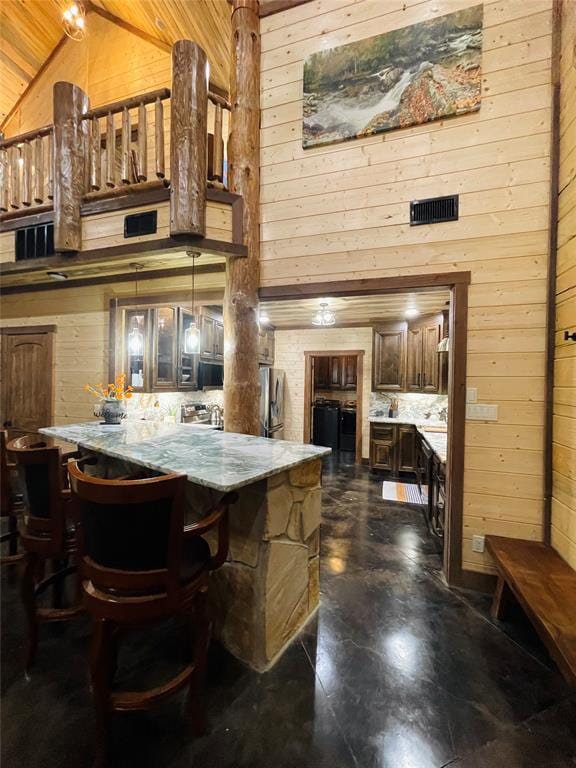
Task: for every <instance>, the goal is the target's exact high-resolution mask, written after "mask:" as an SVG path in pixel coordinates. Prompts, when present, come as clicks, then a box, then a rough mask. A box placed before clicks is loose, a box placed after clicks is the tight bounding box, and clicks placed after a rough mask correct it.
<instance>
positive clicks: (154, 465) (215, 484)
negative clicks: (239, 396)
mask: <svg viewBox="0 0 576 768" xmlns="http://www.w3.org/2000/svg"><path fill="white" fill-rule="evenodd" d="M40 432H42V434H44V435H49V436H51V437H56V438H59V439H60V440H66V441H67V442H69V443H74V444H75V445H78V446H80V447H82V448H87V449H88V450H91V451H95V452H98V453H103V454H105V455H106V456H112V457H113V458H117V459H121V460H124V461H127V462H130V463H133V464H138V465H140V466H143V467H147V468H148V469H152V470H155V471H158V472H166V473H168V472H180V473H182V474H185V475H187V477H188V480H190V482H192V483H196V484H197V485H203V486H206V487H208V488H214V489H216V490H218V491H224V492H226V491H232V490H234V489H236V488H241V487H242V486H245V485H250V484H251V483H255V482H256V481H258V480H263V479H264V478H266V477H270V476H271V475H275V474H278V473H279V472H283V471H285V470H287V469H291V468H292V467H296V466H298V465H299V464H303V463H305V462H307V461H312V460H313V459H318V458H321V457H322V456H327V455H328V454H329V453H330V452H331V449H330V448H323V447H321V446H316V445H304V444H302V443H293V442H289V441H287V440H270V439H268V438H265V437H253V436H251V435H239V434H235V433H231V432H217V431H214V430H210V429H193V428H191V427H190V426H189V425H185V424H165V423H159V422H152V421H130V420H125V421H124V422H123V423H122V424H120V425H118V426H104V425H102V424H100V423H99V422H85V423H83V424H69V425H63V426H58V427H45V428H44V429H41V430H40Z"/></svg>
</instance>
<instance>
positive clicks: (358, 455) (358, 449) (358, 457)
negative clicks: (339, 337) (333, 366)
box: [304, 349, 364, 464]
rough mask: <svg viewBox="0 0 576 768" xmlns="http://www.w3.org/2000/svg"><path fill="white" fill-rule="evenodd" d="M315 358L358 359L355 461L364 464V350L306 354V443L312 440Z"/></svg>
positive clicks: (326, 351) (329, 350) (324, 351)
mask: <svg viewBox="0 0 576 768" xmlns="http://www.w3.org/2000/svg"><path fill="white" fill-rule="evenodd" d="M315 357H355V358H356V444H355V451H354V453H355V461H356V464H361V463H362V418H363V392H362V390H363V386H364V350H363V349H344V350H336V351H335V352H333V351H332V350H331V349H327V350H326V349H325V350H323V351H321V352H304V442H305V443H309V442H310V440H311V439H312V389H313V373H314V372H313V367H312V360H313V359H314V358H315Z"/></svg>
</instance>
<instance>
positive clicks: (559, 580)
mask: <svg viewBox="0 0 576 768" xmlns="http://www.w3.org/2000/svg"><path fill="white" fill-rule="evenodd" d="M486 545H487V547H488V550H489V551H490V552H491V553H492V555H493V557H494V560H495V561H496V568H497V570H498V584H497V586H496V592H495V594H494V601H493V603H492V615H493V616H494V618H496V619H501V618H502V617H503V615H504V612H505V610H506V605H507V603H508V601H509V600H510V598H511V597H512V596H514V597H515V598H516V600H517V601H518V602H519V603H520V605H521V606H522V608H523V609H524V611H525V612H526V615H527V616H528V618H529V619H530V621H531V622H532V624H533V625H534V627H535V629H536V631H537V632H538V634H539V635H540V637H541V639H542V641H543V642H544V644H545V645H546V647H547V648H548V651H549V653H550V655H551V656H552V658H553V659H554V661H555V662H556V664H558V667H559V668H560V671H561V672H562V674H563V675H564V677H565V678H566V680H568V682H569V683H571V684H572V685H576V571H574V570H573V569H572V568H571V567H570V566H569V565H568V563H567V562H566V561H565V560H563V559H562V558H561V557H560V555H559V554H558V553H557V552H556V551H555V550H554V549H552V547H549V546H548V545H546V544H542V543H540V542H537V541H525V540H523V539H508V538H504V537H502V536H486Z"/></svg>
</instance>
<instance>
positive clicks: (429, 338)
mask: <svg viewBox="0 0 576 768" xmlns="http://www.w3.org/2000/svg"><path fill="white" fill-rule="evenodd" d="M441 338H442V319H441V318H440V320H438V319H435V320H434V321H430V322H429V323H427V324H426V325H425V326H424V328H423V339H422V392H439V391H440V365H439V362H440V361H439V354H438V344H439V343H440V339H441Z"/></svg>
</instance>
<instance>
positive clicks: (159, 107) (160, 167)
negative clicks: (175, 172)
mask: <svg viewBox="0 0 576 768" xmlns="http://www.w3.org/2000/svg"><path fill="white" fill-rule="evenodd" d="M154 117H155V122H156V124H155V126H154V128H155V134H156V142H155V143H156V146H155V153H154V154H155V155H156V176H157V177H158V178H159V179H163V178H164V176H165V174H166V169H165V167H164V105H163V104H162V101H161V100H160V99H156V104H155V105H154Z"/></svg>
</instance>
